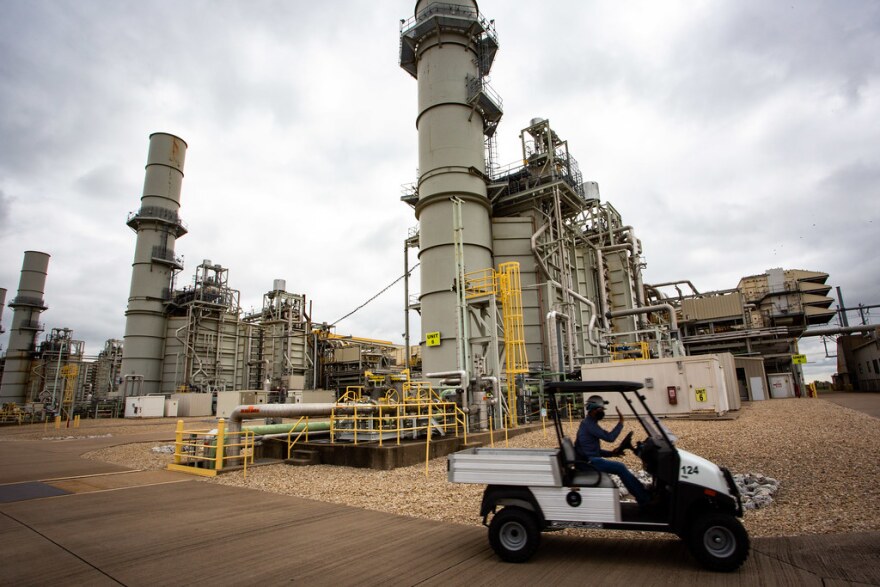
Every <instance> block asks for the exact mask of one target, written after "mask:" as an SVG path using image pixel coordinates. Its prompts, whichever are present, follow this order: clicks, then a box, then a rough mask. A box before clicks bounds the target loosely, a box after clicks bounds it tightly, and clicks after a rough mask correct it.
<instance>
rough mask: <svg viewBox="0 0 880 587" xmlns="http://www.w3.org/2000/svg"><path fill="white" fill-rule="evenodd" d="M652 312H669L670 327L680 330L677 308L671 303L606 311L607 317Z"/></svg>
mask: <svg viewBox="0 0 880 587" xmlns="http://www.w3.org/2000/svg"><path fill="white" fill-rule="evenodd" d="M651 312H666V313H668V314H669V329H670V330H673V331H676V332H677V331H678V319H677V318H676V317H675V308H673V307H672V305H670V304H656V305H654V306H645V307H643V308H630V309H628V310H615V311H614V312H605V316H606V317H607V318H617V317H619V316H635V315H638V314H650V313H651Z"/></svg>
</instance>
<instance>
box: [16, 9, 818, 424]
mask: <svg viewBox="0 0 880 587" xmlns="http://www.w3.org/2000/svg"><path fill="white" fill-rule="evenodd" d="M498 48H499V44H498V37H497V33H496V30H495V24H494V21H493V20H490V19H488V18H487V17H485V16H484V15H482V14H481V13H480V12H479V9H478V6H477V3H476V2H475V1H474V0H450V1H447V2H442V3H440V2H432V1H430V0H419V1H418V2H416V4H415V11H414V14H413V16H412V17H411V18H408V19H404V20H402V21H401V26H400V45H399V49H400V52H399V65H400V66H401V68H402V69H403V70H404V71H406V72H407V73H409V74H410V75H411V76H412V77H413V78H415V80H416V82H417V92H418V98H417V106H418V107H417V112H416V128H417V132H418V159H419V167H418V176H417V177H416V182H415V184H414V185H413V188H412V189H411V190H410V191H409V192H408V193H407V194H406V195H404V196H403V198H402V201H403V202H404V203H405V204H407V205H409V206H410V207H411V208H412V210H413V212H414V215H415V217H416V219H417V220H418V230H417V231H415V232H411V233H409V234H408V235H407V236H406V238H405V239H404V266H405V269H406V273H405V290H406V303H405V307H404V321H405V325H406V327H405V330H406V336H405V345H403V346H401V345H397V344H394V343H393V342H392V341H385V340H374V339H368V338H361V337H357V336H348V335H344V334H339V333H336V332H334V329H333V327H332V326H331V325H328V324H327V323H325V322H321V321H320V320H318V319H315V318H313V316H314V315H315V312H314V309H313V301H312V300H311V299H309V298H307V296H306V295H305V294H304V293H293V292H291V291H288V289H287V283H286V281H285V280H283V279H275V280H274V281H273V283H272V287H271V289H269V290H268V291H266V293H265V294H264V295H263V300H262V307H261V308H260V309H259V310H254V311H251V312H244V311H243V310H242V308H241V305H240V304H241V303H240V293H239V290H237V289H235V288H234V287H233V285H232V281H231V279H230V269H229V268H227V267H225V266H223V265H221V264H218V263H215V262H213V261H211V260H210V259H204V260H203V261H202V262H201V263H199V264H198V265H197V266H195V267H194V268H193V269H192V278H191V280H190V281H187V282H186V283H185V284H184V285H180V283H179V282H181V279H180V276H181V273H182V272H183V270H184V262H183V259H182V258H181V257H179V256H178V255H177V254H176V252H175V244H176V241H177V239H179V238H181V237H183V236H184V235H186V234H187V227H186V225H185V224H184V223H183V221H182V220H181V216H180V208H181V192H182V186H183V177H184V162H185V158H186V153H187V149H188V145H187V143H186V142H185V141H184V140H183V139H181V138H179V137H177V136H175V135H173V134H169V133H163V132H160V133H154V134H152V135H151V136H150V137H149V149H148V154H147V163H146V167H145V178H144V184H143V191H142V195H141V200H140V207H139V209H138V210H137V211H135V212H132V213H131V214H129V216H128V218H127V220H126V223H127V225H128V226H129V227H130V228H131V229H132V230H133V231H134V232H135V233H136V241H135V248H134V256H133V262H132V274H131V285H130V290H129V297H128V305H127V308H126V310H125V332H124V337H123V339H121V340H120V339H117V338H111V339H108V340H107V342H106V343H105V347H104V349H103V350H102V351H101V353H100V354H99V355H98V356H97V357H96V358H94V360H92V359H91V358H86V357H85V356H84V353H83V349H82V343H81V341H77V340H76V339H75V338H74V337H73V334H72V332H71V331H70V329H65V328H53V329H52V330H51V334H50V335H49V336H48V337H47V339H46V341H45V342H43V343H42V344H39V345H38V344H37V334H38V332H40V331H42V330H43V326H42V324H41V323H40V314H41V313H42V312H43V311H44V310H46V306H45V302H44V300H43V291H44V285H45V279H46V273H47V266H48V259H49V256H48V255H47V254H45V253H38V252H34V251H27V252H26V253H25V260H24V264H23V267H22V277H21V284H20V286H19V292H18V295H17V296H16V297H15V298H14V299H13V300H12V302H11V303H10V304H9V305H10V307H11V308H12V309H13V311H14V316H13V320H12V326H11V328H10V330H11V336H10V342H9V345H8V349H7V354H6V362H5V367H4V372H3V377H2V387H0V396H2V402H3V403H27V402H33V403H41V404H43V405H47V406H49V407H50V409H49V411H50V412H52V413H63V412H64V410H65V409H66V410H68V411H70V410H75V409H76V405H77V404H79V403H81V404H88V405H89V409H92V408H94V411H95V413H96V414H97V413H98V412H99V411H101V410H100V406H99V405H98V402H101V401H107V400H110V399H112V398H118V399H117V401H122V400H124V399H126V398H137V397H147V398H149V397H160V396H161V397H163V398H174V397H177V396H181V395H183V396H186V397H190V398H191V397H192V396H194V395H197V394H204V395H208V396H217V395H218V394H223V393H227V392H240V393H245V392H247V393H249V394H251V395H249V396H247V397H249V398H250V397H260V398H263V397H265V399H266V401H269V402H278V403H297V402H307V401H309V400H308V399H307V398H309V397H322V398H326V397H328V395H327V394H329V397H332V398H334V399H337V398H345V397H348V398H351V397H357V398H358V400H357V401H361V402H365V403H370V404H371V405H373V406H382V405H390V404H392V403H394V402H395V401H396V400H405V399H407V398H410V399H411V398H416V399H418V401H420V402H421V401H423V400H425V398H428V397H434V398H435V399H437V400H438V401H439V400H440V399H442V402H447V403H453V404H454V405H455V407H456V408H455V409H457V410H459V412H460V417H461V418H462V424H463V425H464V427H465V429H468V428H471V429H478V430H483V429H486V428H487V427H489V426H495V427H502V426H507V427H513V426H517V425H518V424H519V423H522V422H526V421H530V420H531V419H533V418H535V417H536V414H538V413H539V409H540V407H541V393H542V390H543V385H544V383H545V382H547V381H555V380H559V379H572V378H575V379H577V378H582V377H583V378H588V377H592V376H593V375H591V373H597V372H598V370H599V369H607V368H612V369H615V370H616V371H615V372H614V373H612V374H613V375H617V373H618V371H619V372H620V373H623V372H625V373H627V374H629V376H630V377H633V378H636V379H637V380H642V379H644V380H645V382H646V383H648V381H650V383H651V384H650V385H647V384H646V390H647V393H648V394H649V395H650V396H651V401H652V402H654V405H652V409H655V410H656V411H657V413H669V414H682V413H690V412H694V411H697V412H699V411H707V410H710V411H715V412H718V413H721V412H724V411H727V410H732V409H736V408H737V407H738V406H739V402H740V401H741V400H750V399H763V398H764V397H765V396H766V397H784V395H782V392H780V395H774V394H773V393H771V392H772V391H773V389H771V388H772V387H773V385H774V383H773V381H775V380H773V379H772V377H771V376H773V375H779V376H787V377H788V378H789V379H788V381H789V384H790V389H791V390H793V393H794V392H797V391H798V390H803V388H804V382H803V375H802V372H801V367H800V365H799V364H798V361H796V357H797V356H798V348H797V340H798V338H799V337H800V336H802V335H803V334H804V332H805V330H806V328H807V327H808V326H811V325H817V324H824V323H826V322H828V320H830V319H831V318H832V317H833V316H834V311H832V310H830V309H829V308H830V305H831V303H832V302H833V300H832V299H831V298H829V297H827V295H826V294H827V293H828V291H829V290H830V287H831V286H829V285H826V283H825V281H826V280H827V278H828V275H827V274H825V273H822V272H816V271H804V270H786V269H782V268H777V269H770V270H768V271H767V272H765V273H762V274H757V275H753V276H748V277H744V278H743V279H742V280H740V283H739V284H738V285H737V287H735V288H732V289H729V290H723V291H713V292H703V293H701V292H699V291H697V289H696V288H695V287H694V286H693V285H692V284H691V283H690V282H689V281H687V280H683V281H670V282H665V283H655V284H646V283H645V282H644V279H643V273H642V272H643V269H644V268H645V259H644V254H643V250H642V243H641V241H640V240H639V238H638V236H637V234H638V231H637V229H636V227H634V226H632V225H630V224H628V223H627V222H626V221H625V220H624V218H623V217H622V215H621V213H620V212H619V211H618V210H617V209H616V208H615V207H614V206H613V205H612V204H611V203H610V202H607V201H603V200H602V198H601V197H600V192H599V185H598V183H596V182H594V181H589V180H585V179H584V176H583V173H582V171H581V166H580V165H579V163H578V161H577V159H576V158H575V156H574V154H573V152H572V149H571V148H570V146H569V142H568V141H567V140H566V139H565V138H564V137H563V135H562V133H561V132H560V131H559V130H558V127H556V126H551V123H550V121H549V120H548V119H546V118H542V117H536V118H533V119H532V120H530V121H528V124H527V125H526V126H525V128H523V129H522V130H521V132H520V135H519V138H520V150H521V153H520V155H521V156H520V159H519V160H518V161H517V162H515V163H513V164H509V165H500V164H499V163H498V161H497V147H496V140H497V132H498V128H499V123H500V120H501V118H502V115H503V108H502V101H501V98H500V97H499V95H498V94H497V93H496V92H495V91H494V90H493V89H492V87H491V86H490V84H489V74H490V71H491V69H492V65H493V63H494V60H495V57H496V54H497V52H498ZM411 248H417V249H418V258H419V263H420V266H421V270H420V280H419V281H420V282H419V286H418V289H419V291H418V292H412V291H410V283H409V249H411ZM685 286H686V287H687V288H689V290H688V291H682V287H685ZM672 289H674V290H675V293H673V292H672ZM0 293H2V294H4V295H5V290H4V291H3V292H0ZM319 304H320V301H319ZM319 307H320V306H319ZM412 311H416V312H418V313H419V314H420V318H421V332H420V335H419V337H418V344H414V345H411V344H410V340H409V339H410V332H409V316H410V312H412ZM0 318H2V315H0ZM414 342H415V341H414ZM694 357H703V358H694ZM697 364H698V365H699V367H689V365H697ZM706 365H708V367H706ZM707 368H708V369H717V370H718V371H719V372H723V375H719V376H718V377H717V378H712V379H710V380H707V382H699V383H697V382H696V381H695V380H694V379H693V378H692V379H690V380H689V379H688V377H689V374H692V373H696V371H698V370H706V369H707ZM626 370H628V371H626ZM661 374H662V375H661ZM666 377H669V378H670V379H669V381H666V380H665V379H664V378H666ZM606 378H618V379H626V378H627V377H610V376H609V377H606ZM783 379H784V377H783ZM429 388H430V389H431V390H432V391H431V392H430V393H435V391H436V393H435V395H434V396H431V395H430V393H429V392H427V391H425V390H426V389H429ZM325 392H326V393H325ZM786 393H787V392H786ZM254 394H266V395H265V396H262V395H260V396H258V395H254ZM309 394H311V395H309ZM239 397H244V396H239ZM181 401H183V400H181ZM322 401H323V400H322ZM432 401H433V400H432ZM209 403H210V402H209ZM659 404H663V405H662V409H660V408H661V406H660V405H659ZM372 409H374V408H370V410H372ZM376 409H378V408H376ZM116 411H118V410H116ZM419 417H421V416H419ZM371 425H372V424H371ZM383 434H384V433H383V432H381V431H378V432H377V431H376V430H372V429H371V431H370V432H369V433H367V436H366V437H368V438H378V439H381V438H383ZM356 435H357V433H355V437H356Z"/></svg>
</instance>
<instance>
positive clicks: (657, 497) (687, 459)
mask: <svg viewBox="0 0 880 587" xmlns="http://www.w3.org/2000/svg"><path fill="white" fill-rule="evenodd" d="M641 387H642V385H641V384H640V383H630V382H623V381H565V382H553V383H548V384H547V385H546V387H545V392H546V394H547V395H548V397H549V405H550V414H549V417H550V418H552V420H553V421H554V425H555V428H556V437H557V440H558V442H559V448H558V449H519V448H469V449H465V450H462V451H459V452H457V453H454V454H452V455H450V456H449V462H448V471H449V473H448V477H449V481H452V482H455V483H480V484H486V490H485V491H484V492H483V503H482V505H481V506H480V515H481V516H483V525H487V526H488V527H489V543H490V544H491V546H492V548H493V549H494V550H495V552H496V553H497V554H498V556H499V557H501V558H502V559H503V560H505V561H508V562H524V561H526V560H528V559H529V558H530V557H531V556H532V555H533V554H534V553H535V551H536V550H537V548H538V544H539V542H540V538H541V532H546V531H551V530H559V529H562V528H602V529H611V530H641V531H649V532H671V533H674V534H677V535H678V536H679V537H681V538H682V539H683V540H684V541H685V543H686V544H687V546H688V548H689V549H690V551H691V553H693V555H694V556H695V557H696V558H697V560H699V561H700V563H702V564H703V565H704V566H706V567H707V568H709V569H712V570H715V571H734V570H736V569H737V568H739V567H740V565H742V563H743V562H744V561H745V560H746V558H747V557H748V555H749V536H748V533H747V532H746V530H745V528H743V525H742V524H741V523H740V521H739V520H738V519H737V518H741V517H742V515H743V508H742V502H741V500H740V495H739V490H738V489H737V486H736V483H734V480H733V476H732V475H731V474H730V471H728V470H727V469H725V468H723V467H718V466H717V465H715V464H714V463H712V462H710V461H707V460H706V459H703V458H700V457H698V456H697V455H694V454H691V453H689V452H687V451H684V450H681V449H678V448H676V446H675V442H674V437H673V436H672V435H671V433H669V432H668V430H667V429H666V428H665V427H664V426H663V425H662V424H661V423H660V421H659V420H658V419H657V417H656V416H654V414H653V413H652V412H651V410H650V409H649V408H648V404H647V402H646V401H645V396H644V395H642V394H640V393H639V392H638V390H639V389H641ZM570 393H584V394H586V393H590V394H593V393H617V394H620V395H621V396H622V397H623V399H624V400H625V401H626V403H627V404H628V405H629V407H630V409H631V410H632V412H633V414H635V416H636V418H637V419H638V421H639V423H640V424H641V426H642V428H644V430H645V432H646V433H647V437H646V438H645V440H644V441H642V442H639V443H638V444H637V445H636V446H635V447H634V446H633V445H632V443H631V438H632V433H630V434H628V435H627V436H626V438H625V439H624V440H623V441H622V442H621V443H620V446H619V447H618V448H621V447H622V448H624V449H630V450H632V451H633V452H634V453H635V454H636V455H638V456H639V458H640V459H641V460H642V463H643V466H644V469H645V470H646V471H647V472H648V473H650V475H651V476H652V478H653V482H652V484H651V487H650V488H649V490H650V492H651V495H652V497H653V499H652V503H651V507H649V508H641V507H639V505H638V504H636V503H635V502H628V501H621V499H620V493H619V491H618V489H617V486H616V485H615V484H614V482H613V481H612V480H611V479H610V478H609V477H608V475H607V474H605V473H600V472H599V471H597V470H595V469H593V468H591V467H590V465H589V463H588V462H585V461H578V460H577V459H576V458H575V451H574V446H573V445H572V443H571V440H569V439H568V438H566V437H565V435H564V434H563V432H562V424H561V422H560V420H561V418H560V414H559V408H558V402H557V395H558V394H570ZM489 514H492V519H491V523H487V521H488V518H489Z"/></svg>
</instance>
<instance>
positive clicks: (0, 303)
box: [0, 287, 6, 334]
mask: <svg viewBox="0 0 880 587" xmlns="http://www.w3.org/2000/svg"><path fill="white" fill-rule="evenodd" d="M5 306H6V288H5V287H0V334H3V333H4V332H6V331H5V330H3V308H4V307H5Z"/></svg>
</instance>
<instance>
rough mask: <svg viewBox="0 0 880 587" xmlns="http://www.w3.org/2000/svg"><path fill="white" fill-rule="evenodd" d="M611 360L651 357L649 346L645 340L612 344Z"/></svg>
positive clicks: (641, 359) (643, 359) (633, 359)
mask: <svg viewBox="0 0 880 587" xmlns="http://www.w3.org/2000/svg"><path fill="white" fill-rule="evenodd" d="M609 350H610V351H611V361H612V362H615V363H618V362H621V361H645V360H647V359H650V358H651V348H650V346H649V345H648V343H646V342H643V341H641V342H619V343H616V344H612V345H611V347H610V349H609Z"/></svg>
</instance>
